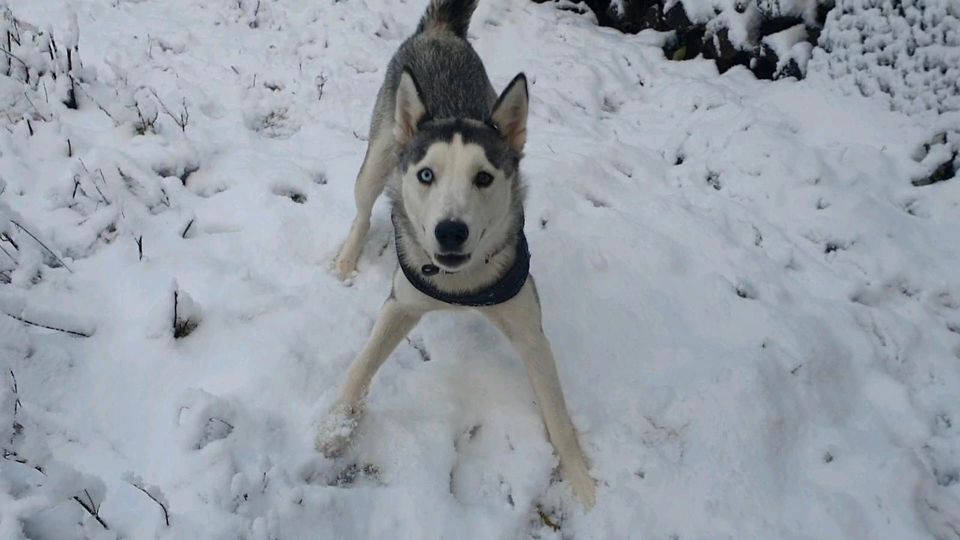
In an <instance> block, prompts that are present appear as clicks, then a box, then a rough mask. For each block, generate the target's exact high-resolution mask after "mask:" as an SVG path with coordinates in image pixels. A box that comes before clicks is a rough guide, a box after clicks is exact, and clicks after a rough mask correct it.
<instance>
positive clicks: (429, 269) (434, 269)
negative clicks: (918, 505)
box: [420, 264, 440, 276]
mask: <svg viewBox="0 0 960 540" xmlns="http://www.w3.org/2000/svg"><path fill="white" fill-rule="evenodd" d="M420 272H422V273H423V275H425V276H434V275H436V274H437V273H438V272H440V268H439V267H438V266H436V265H433V264H425V265H423V266H421V267H420Z"/></svg>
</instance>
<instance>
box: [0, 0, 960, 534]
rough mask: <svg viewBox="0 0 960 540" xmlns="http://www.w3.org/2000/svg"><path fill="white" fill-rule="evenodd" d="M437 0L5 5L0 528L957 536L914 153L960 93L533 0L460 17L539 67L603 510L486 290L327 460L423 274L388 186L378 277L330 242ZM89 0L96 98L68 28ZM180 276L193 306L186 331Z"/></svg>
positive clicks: (925, 203) (545, 242) (939, 282)
mask: <svg viewBox="0 0 960 540" xmlns="http://www.w3.org/2000/svg"><path fill="white" fill-rule="evenodd" d="M424 3H425V2H424ZM784 5H786V4H784ZM411 6H412V4H411V3H409V2H408V3H406V4H398V3H395V2H388V1H386V0H370V1H368V2H334V3H304V2H299V1H294V0H277V1H274V2H263V5H262V6H261V7H260V8H259V9H258V8H257V3H256V2H254V1H247V0H244V1H243V2H221V3H212V4H211V3H197V2H193V1H190V0H170V1H168V2H139V3H138V2H130V1H124V2H114V1H112V0H90V1H85V2H78V1H73V0H34V1H32V2H17V3H10V5H9V6H8V7H9V8H10V9H11V10H13V11H8V12H7V15H5V16H4V17H5V18H4V19H3V20H4V21H7V22H5V23H4V24H6V25H7V26H5V28H15V27H19V28H20V32H21V34H20V35H21V36H22V39H21V40H20V44H19V45H17V46H16V47H17V48H16V51H15V52H16V54H17V55H18V58H22V59H23V60H24V61H25V62H29V66H30V70H32V71H24V70H22V69H19V70H18V69H17V68H16V67H15V66H14V67H13V69H11V70H10V71H9V72H8V71H6V70H5V68H6V66H7V64H2V66H0V67H2V68H3V69H0V100H2V102H3V104H4V107H5V109H4V110H5V111H9V115H3V114H0V176H2V182H0V184H2V187H0V214H2V216H0V231H2V234H0V247H2V248H3V249H4V250H5V251H6V252H8V253H9V255H8V254H6V253H4V252H0V293H2V296H0V309H2V310H3V312H2V313H0V363H2V365H0V387H2V388H0V422H2V423H3V424H2V426H0V435H3V436H4V438H2V439H0V444H2V445H3V446H2V448H3V450H4V454H3V458H2V459H0V531H2V534H3V535H5V536H6V537H11V538H44V537H47V538H84V537H88V538H116V537H123V538H171V539H174V538H176V539H179V538H388V537H389V538H411V539H413V538H416V539H422V538H570V537H575V538H629V537H640V538H670V537H676V538H715V537H733V538H781V537H796V538H859V537H863V538H877V539H882V540H886V539H890V540H900V539H903V538H925V537H931V536H932V537H937V535H939V536H941V537H949V535H950V534H952V533H951V532H950V531H952V530H955V529H960V519H958V517H957V516H958V515H960V502H958V501H960V495H958V492H957V489H958V488H960V483H958V481H957V474H956V471H957V470H958V467H960V461H958V460H960V456H958V452H957V448H958V446H960V429H958V426H960V402H958V400H957V399H956V395H957V388H960V373H958V371H957V369H956V363H957V359H958V358H960V275H958V273H957V271H956V269H957V267H958V266H960V248H958V246H957V243H956V241H955V239H956V238H958V237H960V220H958V215H960V212H958V208H960V191H958V186H960V184H958V183H957V181H955V180H952V179H951V180H944V181H939V182H933V183H928V184H924V183H923V182H915V180H917V179H920V178H928V177H929V176H930V174H931V168H933V167H936V166H937V163H938V162H940V161H941V160H942V159H945V158H946V157H950V156H951V155H952V154H951V152H952V150H951V149H952V145H953V144H954V142H953V141H955V140H956V139H955V138H953V135H952V134H951V133H952V132H949V130H945V129H944V131H943V134H942V136H935V137H931V136H930V128H931V126H935V127H942V128H945V127H946V126H948V124H949V118H948V115H943V114H941V115H938V116H934V111H928V112H927V113H926V115H925V116H922V117H920V116H916V117H915V116H906V115H904V114H902V113H900V112H898V111H896V110H890V107H889V106H888V101H887V99H886V98H885V97H884V96H883V95H880V94H874V95H873V96H871V97H870V98H864V97H861V96H856V97H852V96H848V95H844V94H842V93H839V92H836V88H835V86H834V85H833V84H832V83H831V82H829V81H825V80H823V79H820V78H816V77H814V78H813V79H808V80H804V81H790V80H785V81H779V82H776V83H772V82H769V81H758V80H756V79H755V78H753V77H752V76H751V75H750V74H749V73H747V72H745V70H742V69H741V70H731V71H730V72H728V73H726V74H724V75H722V76H721V75H718V74H717V70H716V68H715V66H714V65H713V64H712V63H711V62H708V61H704V60H691V61H689V62H670V61H668V60H666V59H664V58H663V54H662V51H661V49H660V44H659V43H657V42H655V40H652V39H638V40H625V39H624V38H623V36H621V35H618V34H616V33H614V32H609V31H606V30H604V29H598V28H596V27H595V25H594V24H593V22H592V21H590V20H588V19H587V18H585V17H574V16H571V15H570V14H569V13H565V12H561V11H559V10H556V9H554V8H552V7H551V6H546V5H543V6H539V5H536V4H524V5H523V7H522V9H518V8H517V4H515V3H513V2H510V1H509V0H482V1H481V2H480V7H479V8H478V12H477V14H476V16H475V18H474V24H473V25H472V29H471V32H470V33H471V39H472V41H473V43H474V45H475V47H476V48H477V50H478V51H479V53H480V54H481V55H482V56H483V58H484V59H485V61H486V65H487V67H488V69H489V72H490V76H491V79H492V80H493V81H494V84H495V86H497V87H498V88H500V87H502V86H503V85H504V84H505V83H506V82H507V81H509V80H510V79H511V78H512V77H513V76H514V75H515V74H516V73H517V72H518V71H521V70H522V71H525V72H526V73H527V75H528V77H529V78H530V81H531V97H532V103H531V117H530V125H529V135H530V137H529V142H528V145H527V148H526V149H525V154H526V157H525V158H524V162H523V168H524V172H525V176H526V178H527V181H528V184H529V196H528V199H527V210H526V219H527V221H526V222H527V226H526V233H527V236H528V239H529V242H530V246H531V250H532V252H533V258H532V260H531V264H532V267H533V273H534V274H535V276H536V278H537V287H538V290H539V293H540V297H541V299H542V301H543V305H544V310H543V319H544V320H543V326H544V330H545V332H546V333H547V335H548V336H549V337H550V339H551V341H552V345H553V349H554V351H555V353H556V357H557V366H558V371H559V373H560V376H561V379H562V382H563V385H564V390H565V393H566V397H567V402H568V404H569V407H570V409H571V413H572V415H573V418H574V422H575V424H576V426H577V428H578V435H579V438H580V441H581V444H582V446H583V448H584V451H585V453H586V455H587V456H588V459H589V461H590V464H591V470H590V472H591V474H592V475H593V477H594V478H596V479H597V480H598V500H597V504H596V506H595V507H594V509H593V510H592V511H591V512H589V513H588V512H585V511H584V510H583V509H582V508H581V507H580V506H579V505H578V504H577V503H576V501H575V500H574V499H573V498H572V496H571V494H570V492H569V489H568V486H567V485H566V483H565V482H564V481H562V480H561V479H559V478H558V477H557V475H556V474H555V469H556V467H557V464H558V463H557V458H556V456H555V455H554V453H553V449H552V447H551V445H550V443H549V441H548V440H547V438H546V434H545V431H544V428H543V423H542V420H541V417H540V412H539V410H538V409H537V405H536V403H534V401H533V397H532V396H533V394H532V392H531V389H530V387H529V384H528V382H527V380H526V375H525V369H524V367H523V363H522V361H521V360H520V359H519V358H517V357H516V355H515V353H514V351H513V349H512V348H511V347H510V345H509V343H508V342H507V341H506V340H505V339H503V338H502V336H500V335H499V334H498V333H497V332H496V330H494V329H493V328H492V327H491V326H490V325H489V324H487V322H486V321H485V320H484V318H483V317H482V316H479V315H476V314H469V313H459V314H431V315H428V316H427V317H425V318H424V320H423V321H422V322H421V323H420V324H419V325H418V327H417V328H416V329H415V330H414V331H413V333H412V334H411V336H410V340H409V341H408V342H403V343H401V345H400V346H399V347H398V348H397V350H396V351H395V352H394V354H392V355H391V357H390V359H389V360H388V361H387V362H386V363H385V365H384V367H383V368H382V369H381V371H380V372H379V373H378V375H377V377H376V378H375V379H374V381H373V384H372V388H371V392H370V394H369V397H368V398H367V403H366V409H367V412H366V415H365V416H364V417H363V418H362V419H360V420H359V421H357V422H356V423H355V425H353V423H352V422H332V426H333V429H332V430H329V431H328V433H345V431H346V430H345V429H344V426H346V427H347V428H349V431H350V432H351V435H352V436H351V437H350V439H349V445H345V448H344V451H343V453H342V454H340V456H339V457H335V458H328V457H325V456H324V455H323V454H322V453H320V452H318V451H317V450H316V448H315V440H314V438H315V434H316V431H317V429H316V428H317V425H318V424H321V425H322V424H323V422H324V421H325V420H330V419H331V417H329V416H327V415H326V414H327V412H328V410H329V407H330V404H331V403H332V402H333V400H334V398H335V396H336V394H337V385H338V384H339V383H340V382H341V381H342V379H343V376H344V373H345V371H346V369H347V366H348V365H349V363H350V361H351V360H352V358H353V357H354V356H355V355H356V354H357V352H358V351H359V350H360V349H361V347H362V346H363V343H364V340H365V339H366V338H367V335H368V333H369V330H370V327H371V326H372V324H373V321H374V319H375V317H376V313H377V311H378V309H379V307H380V305H381V304H382V302H383V299H384V298H385V297H386V296H387V295H388V294H389V290H390V279H391V276H392V275H393V271H394V269H395V268H396V262H395V259H394V255H393V246H392V245H391V238H392V234H391V229H390V220H389V215H388V206H387V204H386V203H385V202H383V201H381V202H380V203H379V204H378V205H377V207H376V208H375V211H374V219H373V227H372V230H371V234H370V240H369V242H368V244H367V246H366V247H365V249H364V252H363V254H362V256H361V258H360V261H359V270H360V272H359V274H358V275H357V276H356V277H355V278H354V279H353V282H352V286H350V287H345V286H343V284H342V283H340V282H339V280H337V279H336V278H335V277H334V276H333V275H331V274H330V273H329V272H328V271H327V267H328V263H329V261H330V259H331V258H332V257H333V256H334V255H335V253H336V251H337V248H338V245H339V242H340V240H341V239H342V238H343V236H344V234H345V233H346V231H347V229H348V227H349V224H350V220H351V219H352V218H353V182H354V178H355V177H356V173H357V169H358V167H359V165H360V162H361V161H362V158H363V153H364V150H365V140H364V133H366V130H367V126H368V121H369V112H370V108H371V107H372V104H373V102H374V99H375V96H376V92H377V90H378V88H379V84H380V82H381V79H382V77H383V68H384V66H385V65H386V62H387V60H388V58H389V56H390V54H391V53H392V51H393V50H394V49H395V48H396V47H397V46H398V45H399V44H400V43H401V41H402V40H403V39H404V37H405V36H406V35H407V34H408V33H409V32H410V31H412V29H413V28H415V27H416V24H417V21H418V19H419V16H420V12H419V9H416V10H414V9H411ZM791 6H793V7H789V9H788V10H787V11H790V12H791V13H793V12H795V11H796V9H795V6H796V5H795V4H791ZM65 7H66V8H69V9H64V8H65ZM735 7H736V6H734V11H735ZM711 8H712V5H711ZM750 9H753V8H750ZM785 9H786V8H785ZM14 11H15V12H14ZM74 11H75V13H76V21H77V25H78V28H79V33H78V38H77V40H76V43H75V50H76V51H79V52H78V54H79V55H81V56H82V63H79V64H77V65H75V66H74V73H73V80H74V82H75V88H76V89H77V92H76V96H77V100H76V104H75V105H76V108H72V107H71V106H69V105H72V104H69V103H67V102H68V101H69V100H67V99H65V98H66V96H67V94H66V91H67V90H68V89H69V88H70V83H69V81H70V77H69V73H67V72H64V71H63V67H62V65H63V64H60V63H59V62H56V63H54V62H51V61H50V57H49V49H48V48H47V43H48V41H47V40H46V37H47V36H49V35H53V36H60V35H63V36H64V38H63V39H64V40H67V37H68V36H69V32H70V29H69V26H70V24H71V23H70V20H71V17H70V16H69V13H71V12H74ZM721 11H723V10H721ZM801 11H802V10H801ZM14 20H16V21H18V22H17V23H16V24H14V23H13V22H10V21H14ZM38 28H46V29H48V30H44V31H42V32H40V31H39V30H37V29H38ZM50 28H52V31H51V30H49V29H50ZM795 37H796V36H794V35H793V34H789V33H788V34H785V35H783V36H780V37H779V38H776V40H775V41H773V42H772V43H771V46H772V47H782V48H786V47H787V45H789V44H790V42H792V41H793V39H794V38H795ZM788 38H789V39H788ZM57 39H58V41H59V40H60V38H57ZM66 42H67V41H64V43H66ZM798 45H799V44H794V45H792V46H791V47H790V49H789V50H790V51H793V49H794V48H795V47H797V46H798ZM3 46H6V45H5V44H3ZM59 50H60V51H61V52H62V51H63V50H64V46H62V45H61V47H60V49H59ZM588 50H589V51H590V52H591V54H593V55H594V56H593V57H592V61H591V62H590V63H585V62H583V57H584V54H585V51H588ZM791 54H793V53H792V52H791ZM0 56H2V57H7V56H6V55H0ZM55 58H56V55H55ZM2 61H3V60H0V62H2ZM13 64H17V62H16V61H13ZM78 65H79V66H82V69H81V68H78V67H77V66H78ZM40 68H42V69H43V70H47V71H46V72H47V74H46V75H41V74H40V73H41V71H42V70H41V69H40ZM78 69H81V71H77V70H78ZM53 70H59V71H56V73H57V81H56V84H54V81H53V76H52V74H49V72H51V71H53ZM26 73H30V78H29V81H28V80H27V78H26V76H25V74H26ZM44 77H47V78H44ZM61 84H62V85H65V86H58V85H61ZM47 96H49V99H48V98H47ZM27 98H29V100H28V99H27ZM31 102H32V103H31ZM281 109H283V110H285V111H286V112H285V113H284V114H285V115H286V116H285V117H284V116H283V115H280V114H275V115H273V116H272V117H271V111H280V110H281ZM185 120H186V121H185ZM915 184H916V185H915ZM13 221H16V222H17V223H19V224H20V225H22V227H18V226H16V225H15V224H13V223H12V222H13ZM28 232H29V233H30V234H28ZM2 276H8V277H9V279H4V278H2ZM174 291H187V292H188V293H189V296H190V297H191V298H192V300H193V303H194V305H195V306H202V321H201V322H200V326H198V327H197V329H196V331H195V332H193V333H192V334H191V335H190V336H189V337H186V338H184V339H180V340H176V339H174V337H173V332H172V328H171V326H172V325H173V324H174V322H173V321H174V319H175V314H174V310H173V308H172V306H173V296H174ZM198 313H201V312H200V311H199V310H190V312H189V313H187V316H186V320H191V319H196V318H197V314H198ZM13 316H16V317H18V318H14V317H13ZM181 319H182V317H181ZM25 321H30V322H33V323H36V324H33V325H31V324H29V323H28V322H25ZM71 330H72V331H75V332H69V331H71ZM10 372H12V374H15V377H16V385H17V386H16V388H17V390H16V392H15V394H16V395H15V396H14V395H13V390H12V388H13V387H12V382H13V375H12V374H11V373H10ZM11 400H12V401H13V402H14V403H17V402H19V403H20V406H19V407H17V409H16V413H15V418H11V414H13V413H11V409H10V403H11ZM334 420H336V418H334ZM18 425H19V426H20V427H17V426H18ZM10 435H12V438H8V437H9V436H10ZM37 467H39V468H40V469H41V470H38V469H37ZM128 471H133V472H134V474H130V473H129V472H128ZM141 477H142V479H141ZM678 501H680V503H678ZM168 520H169V521H168ZM168 522H169V526H168V525H167V523H168Z"/></svg>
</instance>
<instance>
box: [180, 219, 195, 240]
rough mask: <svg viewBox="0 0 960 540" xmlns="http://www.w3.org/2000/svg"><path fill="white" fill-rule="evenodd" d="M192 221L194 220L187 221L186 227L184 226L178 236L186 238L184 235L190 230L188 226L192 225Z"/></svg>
mask: <svg viewBox="0 0 960 540" xmlns="http://www.w3.org/2000/svg"><path fill="white" fill-rule="evenodd" d="M193 222H194V220H192V219H191V220H190V222H189V223H187V226H186V228H184V229H183V232H182V233H180V238H186V237H187V233H188V232H190V227H193Z"/></svg>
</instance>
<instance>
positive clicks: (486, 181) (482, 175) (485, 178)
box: [473, 171, 493, 187]
mask: <svg viewBox="0 0 960 540" xmlns="http://www.w3.org/2000/svg"><path fill="white" fill-rule="evenodd" d="M473 183H474V184H476V185H477V187H487V186H489V185H490V184H492V183H493V175H492V174H490V173H488V172H486V171H480V172H478V173H477V176H476V178H474V179H473Z"/></svg>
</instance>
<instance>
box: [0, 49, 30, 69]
mask: <svg viewBox="0 0 960 540" xmlns="http://www.w3.org/2000/svg"><path fill="white" fill-rule="evenodd" d="M0 52H2V53H3V54H5V55H7V56H9V57H10V58H13V59H14V60H16V61H17V62H20V63H21V64H22V65H23V69H25V70H27V71H29V70H30V67H29V66H27V63H26V62H24V61H23V60H21V59H20V58H18V57H17V55H15V54H13V53H12V52H10V51H8V50H6V49H0Z"/></svg>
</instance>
